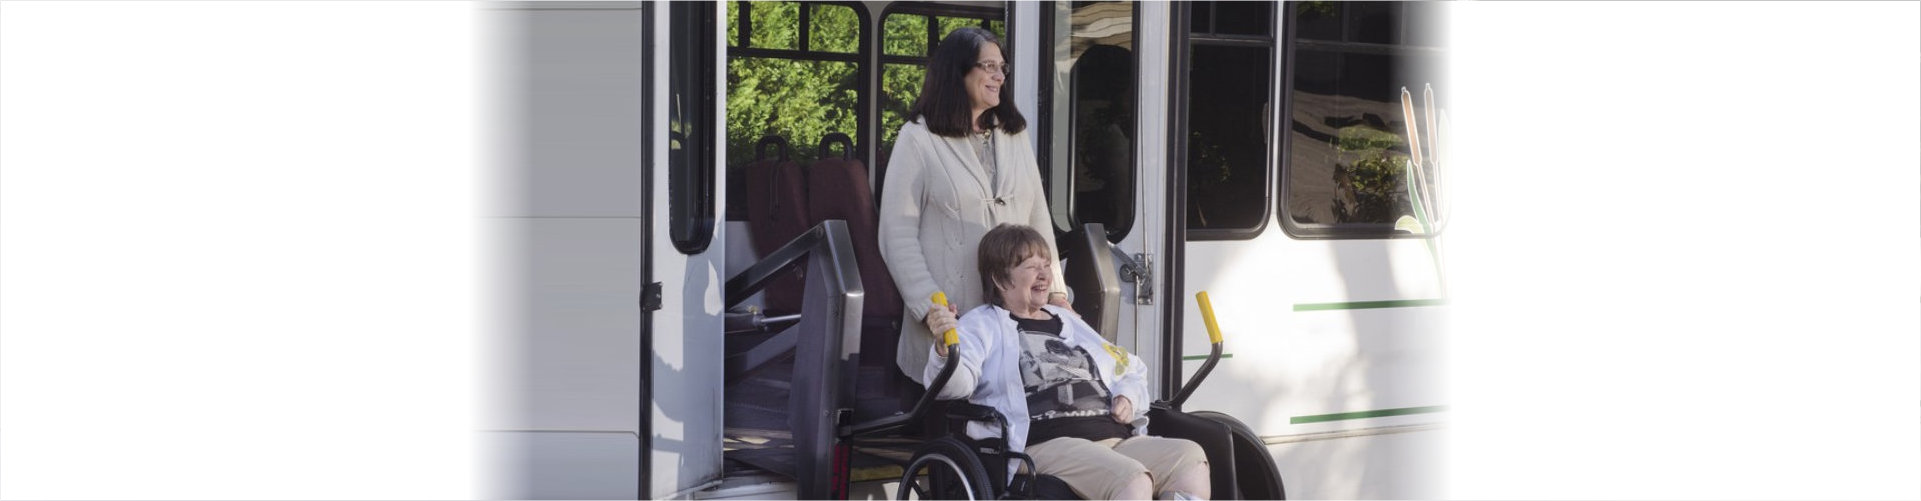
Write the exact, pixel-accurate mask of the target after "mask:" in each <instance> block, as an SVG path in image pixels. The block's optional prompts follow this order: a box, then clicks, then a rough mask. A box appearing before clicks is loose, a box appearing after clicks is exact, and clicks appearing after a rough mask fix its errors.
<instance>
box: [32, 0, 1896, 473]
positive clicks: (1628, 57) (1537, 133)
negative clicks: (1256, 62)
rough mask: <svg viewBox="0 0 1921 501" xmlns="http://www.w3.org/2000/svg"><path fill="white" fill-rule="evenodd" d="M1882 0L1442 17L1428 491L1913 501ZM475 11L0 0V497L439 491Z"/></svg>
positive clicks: (458, 427) (469, 293) (1891, 16)
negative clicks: (1440, 407) (1446, 288)
mask: <svg viewBox="0 0 1921 501" xmlns="http://www.w3.org/2000/svg"><path fill="white" fill-rule="evenodd" d="M1918 6H1921V4H1915V3H1843V4H1831V3H1681V4H1673V3H1607V4H1594V3H1579V4H1561V3H1556V4H1536V3H1498V4H1484V3H1470V4H1465V5H1461V6H1459V8H1458V9H1457V10H1456V14H1455V17H1454V21H1455V22H1454V25H1453V33H1454V36H1455V42H1454V49H1453V51H1452V57H1453V63H1454V64H1453V68H1454V69H1453V71H1454V77H1453V81H1452V83H1451V84H1450V85H1452V87H1453V88H1452V89H1439V90H1441V91H1442V94H1443V96H1447V97H1446V98H1447V99H1449V100H1451V103H1443V106H1444V107H1446V108H1448V110H1449V115H1450V117H1451V120H1452V126H1451V127H1450V128H1449V129H1448V130H1447V131H1446V133H1447V135H1448V136H1449V137H1451V139H1449V140H1448V141H1449V146H1450V148H1449V150H1450V152H1449V153H1448V157H1447V160H1448V170H1447V176H1448V177H1447V181H1446V184H1447V186H1446V189H1447V196H1446V199H1447V200H1450V201H1451V202H1452V206H1453V209H1452V216H1451V218H1450V219H1451V223H1450V226H1449V227H1448V228H1447V231H1448V233H1447V234H1446V236H1445V237H1444V239H1443V243H1442V245H1443V246H1444V249H1445V250H1444V252H1445V253H1446V259H1447V266H1448V269H1449V281H1450V286H1451V287H1452V291H1451V296H1452V297H1453V299H1454V303H1453V305H1454V306H1453V308H1452V312H1453V316H1454V318H1453V327H1452V332H1453V335H1452V339H1453V357H1452V359H1451V364H1450V366H1451V368H1452V372H1451V374H1452V377H1451V380H1450V383H1451V387H1452V388H1453V390H1452V395H1453V402H1452V403H1451V404H1450V409H1451V411H1450V413H1451V415H1452V418H1451V420H1452V422H1451V424H1450V430H1451V432H1452V434H1453V435H1452V437H1453V438H1452V444H1451V452H1450V455H1449V457H1448V458H1445V460H1444V462H1445V463H1447V464H1449V465H1450V467H1451V472H1452V475H1451V478H1452V493H1453V495H1454V496H1455V497H1467V498H1544V497H1545V498H1717V499H1718V498H1910V499H1911V498H1916V497H1921V480H1918V479H1917V474H1916V472H1917V471H1921V155H1918V150H1921V146H1917V145H1918V144H1921V104H1917V95H1921V82H1917V80H1918V79H1921V38H1917V33H1921V9H1918V8H1917V7H1918ZM476 19H477V16H476V15H475V12H474V9H473V6H471V5H468V4H463V3H454V2H425V3H373V2H348V3H325V4H307V3H287V2H271V3H257V4H245V3H238V2H233V3H228V2H218V3H200V4H181V3H162V4H151V3H134V4H121V3H109V2H77V3H30V2H5V3H0V277H4V282H0V497H5V498H13V499H21V498H39V499H52V498H90V499H110V498H123V499H133V498H202V499H214V498H335V499H344V498H385V499H398V498H442V499H445V498H462V497H470V496H472V495H473V493H474V491H473V490H472V487H471V486H472V483H471V481H472V480H473V478H472V477H473V475H472V473H471V470H470V469H468V466H469V465H470V464H471V463H470V462H471V461H472V460H473V457H472V456H473V454H472V445H471V444H470V443H468V439H469V437H470V434H469V433H467V431H468V430H471V429H473V426H472V422H473V421H475V419H474V413H475V408H476V407H475V403H474V402H475V400H476V399H477V397H478V396H480V395H484V394H485V388H479V387H478V386H480V385H479V384H478V383H477V381H481V380H482V378H481V377H480V376H479V375H476V374H475V372H476V368H475V367H474V366H473V365H474V364H475V361H476V360H477V359H478V356H477V354H476V353H477V352H478V351H479V350H480V349H482V348H483V347H481V346H478V345H479V344H480V343H479V342H478V340H479V339H480V338H481V336H480V334H479V333H480V328H481V326H478V325H476V323H477V322H478V319H479V318H481V315H480V312H479V311H477V310H476V308H475V306H474V305H475V304H478V299H477V298H478V294H477V293H476V290H477V289H479V288H482V287H484V286H483V285H482V284H485V283H486V279H485V277H484V274H485V273H484V271H483V270H478V269H477V267H476V264H475V263H477V262H479V257H478V255H477V254H478V253H479V252H480V251H479V250H477V245H476V244H475V242H476V241H478V239H479V237H478V236H476V235H475V233H476V232H477V230H476V229H475V228H476V227H477V225H475V224H473V223H475V222H476V221H477V218H478V215H479V214H480V213H481V212H482V211H481V210H480V207H479V206H480V203H479V202H478V200H479V199H480V196H479V193H480V192H481V188H480V187H481V186H482V184H483V183H484V181H485V179H482V176H480V175H479V174H480V173H481V172H483V168H482V167H481V165H480V164H481V163H482V161H483V160H484V159H483V158H480V153H479V152H480V151H481V149H480V146H481V145H480V142H479V141H478V140H477V139H476V138H477V137H478V136H479V134H480V133H481V128H482V127H480V126H479V125H478V124H477V121H478V120H479V118H478V117H480V116H482V113H481V111H480V110H481V109H482V108H483V107H484V106H485V104H486V103H484V102H482V101H483V100H482V99H481V98H480V91H479V89H480V88H481V85H482V84H483V82H481V81H480V79H479V77H477V75H478V74H479V73H478V71H477V70H476V68H477V67H478V66H480V65H481V64H482V63H483V61H484V60H485V58H486V57H485V54H484V53H483V50H484V43H483V42H484V41H485V33H484V32H483V31H482V30H481V29H480V27H479V26H478V25H477V24H476Z"/></svg>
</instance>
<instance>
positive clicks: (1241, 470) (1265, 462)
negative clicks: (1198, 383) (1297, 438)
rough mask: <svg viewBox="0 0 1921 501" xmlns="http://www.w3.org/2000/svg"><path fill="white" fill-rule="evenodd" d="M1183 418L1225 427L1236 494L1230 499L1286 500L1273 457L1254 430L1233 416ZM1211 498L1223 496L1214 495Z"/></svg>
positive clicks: (1210, 414) (1200, 414) (1201, 414)
mask: <svg viewBox="0 0 1921 501" xmlns="http://www.w3.org/2000/svg"><path fill="white" fill-rule="evenodd" d="M1187 414H1188V415H1191V416H1194V417H1198V418H1204V419H1207V420H1209V421H1214V422H1217V423H1221V424H1224V425H1227V429H1228V433H1229V435H1231V436H1232V437H1233V439H1234V473H1235V482H1234V483H1235V487H1237V488H1238V490H1239V491H1240V492H1239V493H1238V495H1237V496H1234V499H1287V489H1286V486H1284V485H1283V484H1282V483H1281V470H1280V467H1279V466H1278V465H1276V464H1275V463H1274V456H1273V455H1270V454H1268V453H1267V444H1266V443H1263V442H1262V441H1261V437H1260V436H1259V435H1255V434H1254V429H1252V428H1248V427H1247V425H1246V424H1243V423H1241V420H1239V419H1234V417H1233V416H1229V415H1226V414H1222V413H1219V412H1213V411H1198V412H1189V413H1187ZM1215 497H1216V498H1224V497H1226V496H1221V495H1219V494H1218V493H1217V494H1216V495H1215Z"/></svg>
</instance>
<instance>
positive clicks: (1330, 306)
mask: <svg viewBox="0 0 1921 501" xmlns="http://www.w3.org/2000/svg"><path fill="white" fill-rule="evenodd" d="M1444 304H1447V300H1446V299H1395V300H1389V301H1354V302H1347V303H1301V304H1296V305H1294V311H1327V310H1366V309H1373V308H1406V307H1410V306H1440V305H1444Z"/></svg>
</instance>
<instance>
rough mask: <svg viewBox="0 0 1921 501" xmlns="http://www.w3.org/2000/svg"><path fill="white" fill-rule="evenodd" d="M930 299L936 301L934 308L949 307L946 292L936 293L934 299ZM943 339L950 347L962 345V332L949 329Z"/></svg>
mask: <svg viewBox="0 0 1921 501" xmlns="http://www.w3.org/2000/svg"><path fill="white" fill-rule="evenodd" d="M929 299H932V300H934V306H940V307H946V306H947V293H945V292H941V291H934V297H931V298H929ZM942 337H943V339H944V340H946V342H947V345H948V346H953V345H957V344H960V331H957V330H954V329H947V332H945V333H943V334H942Z"/></svg>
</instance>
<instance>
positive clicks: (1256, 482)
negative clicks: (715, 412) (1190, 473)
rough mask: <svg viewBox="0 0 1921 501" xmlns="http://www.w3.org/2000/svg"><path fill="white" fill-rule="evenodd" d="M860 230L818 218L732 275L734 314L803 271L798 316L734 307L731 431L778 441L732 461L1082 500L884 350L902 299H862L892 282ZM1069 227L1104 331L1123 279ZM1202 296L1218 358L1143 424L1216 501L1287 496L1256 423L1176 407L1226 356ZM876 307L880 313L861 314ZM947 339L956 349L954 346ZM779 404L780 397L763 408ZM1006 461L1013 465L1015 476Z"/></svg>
mask: <svg viewBox="0 0 1921 501" xmlns="http://www.w3.org/2000/svg"><path fill="white" fill-rule="evenodd" d="M854 233H855V232H850V231H849V228H848V224H847V222H846V221H842V220H838V219H830V220H825V221H822V222H820V223H818V224H816V225H815V226H814V227H813V228H812V229H809V230H806V231H804V232H803V233H801V235H800V236H798V237H794V238H793V239H792V240H790V241H788V242H787V243H786V244H784V245H781V246H779V247H778V248H776V249H775V250H773V251H771V252H769V253H768V254H767V256H766V257H764V258H763V259H762V260H761V261H759V262H757V263H756V264H754V265H753V266H751V267H749V268H748V269H747V270H745V271H743V272H741V273H739V274H737V275H736V276H734V277H732V278H729V279H728V280H727V284H726V303H727V305H728V307H729V308H730V309H731V308H734V307H735V306H736V305H739V304H741V303H742V302H743V301H745V300H746V299H747V298H748V297H749V296H751V295H753V294H755V293H756V292H759V291H761V290H762V289H764V288H767V286H768V285H770V284H772V283H775V282H777V281H779V279H780V278H781V277H782V276H783V274H785V273H788V272H790V271H793V270H799V271H801V272H803V275H802V276H804V278H802V279H800V280H799V282H800V284H799V285H800V286H801V287H802V294H800V295H799V297H800V298H801V299H800V302H801V303H802V304H800V305H799V311H798V314H794V315H787V316H784V317H779V318H775V317H764V316H763V315H762V314H759V313H754V314H752V315H747V316H738V318H737V315H735V313H734V312H733V311H731V310H730V311H729V314H728V317H727V323H728V329H727V330H728V335H729V338H728V354H727V358H726V367H725V371H724V372H725V374H726V378H727V381H726V384H727V388H728V389H727V390H726V391H725V392H724V393H725V398H726V399H727V404H726V405H728V406H729V407H728V409H729V411H728V412H727V417H726V419H727V423H726V425H727V426H728V428H729V429H733V428H735V427H736V425H737V424H739V425H740V427H741V428H752V429H761V430H775V433H770V434H763V436H762V437H756V438H767V435H772V436H774V437H773V438H775V439H776V442H779V443H780V445H779V446H777V447H775V446H762V447H759V448H751V449H748V448H743V449H729V450H725V451H723V452H724V454H723V455H724V461H726V462H727V464H729V465H734V464H740V465H743V466H742V467H743V468H751V469H754V470H764V471H767V472H772V473H775V474H778V475H781V476H785V477H788V478H791V479H793V480H794V481H795V482H796V483H797V488H798V491H797V493H796V495H797V496H798V497H799V498H802V499H847V498H849V497H852V496H853V493H852V489H853V486H854V484H855V483H856V482H863V481H867V480H881V479H885V478H886V477H882V478H875V477H874V476H872V475H867V476H866V477H865V478H858V477H862V475H863V471H861V469H862V464H865V465H867V466H875V465H876V464H877V463H878V464H882V465H887V464H890V463H891V466H895V467H899V468H900V473H899V475H900V476H899V483H898V484H897V488H896V493H895V496H896V497H897V498H900V499H908V498H920V499H1075V498H1076V495H1075V493H1074V491H1073V490H1072V489H1069V488H1068V487H1067V485H1066V483H1065V482H1062V481H1061V480H1059V479H1057V478H1053V477H1048V476H1044V475H1036V474H1034V473H1032V472H1034V471H1036V470H1035V468H1034V461H1033V459H1032V458H1030V457H1028V456H1026V455H1024V454H1020V453H1017V452H1012V451H1008V450H1007V448H1006V446H1005V443H1004V442H1003V441H1001V440H983V441H976V440H973V439H971V438H968V437H966V436H965V435H964V434H962V433H959V430H962V429H964V428H965V423H967V422H982V423H988V424H989V425H990V426H996V427H998V428H999V429H1000V430H1002V431H1003V433H1001V435H1002V436H1005V435H1006V433H1005V430H1006V429H1007V419H1008V417H1006V416H1001V415H1000V414H999V413H997V412H996V411H994V410H993V409H991V408H987V407H982V406H978V405H974V404H969V403H967V402H964V401H950V402H937V401H936V399H935V398H934V393H933V392H927V391H924V390H922V389H921V387H920V386H919V385H916V384H913V383H912V382H911V381H908V380H907V379H906V377H905V376H904V375H902V374H900V372H899V369H898V368H896V367H895V366H894V363H893V360H892V357H891V356H888V355H889V354H891V353H893V352H894V341H895V339H896V338H897V335H896V333H898V332H899V324H898V322H899V320H898V319H899V318H900V317H899V314H898V311H900V310H898V309H897V308H899V306H898V304H897V303H898V296H897V295H895V296H893V297H892V301H889V299H890V298H889V296H888V295H878V296H873V297H868V296H866V294H865V292H864V289H866V288H869V287H864V285H870V284H863V282H874V284H871V285H878V284H881V283H886V282H887V281H889V280H891V279H890V278H887V276H886V275H884V269H882V270H875V269H872V267H873V266H874V265H875V263H876V262H877V259H858V258H856V257H855V256H856V255H857V254H860V252H857V250H861V249H864V250H867V251H870V252H871V251H872V250H873V249H871V248H870V247H872V246H873V243H872V241H871V240H865V241H863V240H860V239H855V238H852V236H853V235H854ZM861 233H864V232H861ZM1075 234H1076V235H1077V236H1075V237H1072V238H1068V239H1065V240H1066V241H1064V242H1062V247H1063V253H1064V254H1066V255H1067V257H1068V259H1072V260H1074V261H1073V262H1075V263H1088V264H1091V266H1080V265H1077V266H1074V267H1071V268H1069V269H1068V270H1067V274H1068V277H1067V281H1068V283H1069V285H1070V286H1074V287H1075V288H1076V290H1082V291H1090V292H1091V293H1090V294H1088V300H1089V301H1094V303H1090V304H1081V303H1077V304H1076V305H1075V309H1076V310H1077V311H1079V312H1081V314H1082V315H1083V317H1084V318H1089V319H1090V320H1094V321H1095V322H1101V324H1097V325H1102V324H1105V325H1112V323H1111V322H1112V320H1111V317H1112V316H1113V312H1115V311H1118V299H1117V298H1118V295H1119V293H1118V290H1119V287H1118V285H1115V284H1116V283H1117V282H1119V279H1118V278H1117V277H1116V273H1115V271H1114V270H1115V267H1114V266H1112V264H1113V262H1114V261H1113V259H1115V257H1114V255H1113V254H1111V253H1110V252H1108V251H1110V250H1111V247H1108V244H1107V241H1106V239H1105V234H1106V232H1105V231H1104V230H1103V229H1102V228H1101V226H1100V225H1098V224H1089V225H1087V226H1086V228H1085V229H1084V230H1083V231H1077V232H1075ZM1076 275H1080V277H1081V278H1082V279H1087V277H1090V276H1091V277H1092V279H1090V280H1092V281H1091V282H1085V283H1083V284H1076V282H1077V277H1076ZM863 279H866V280H863ZM873 288H878V287H873ZM870 300H871V301H870ZM1201 301H1202V311H1203V314H1204V315H1206V316H1208V317H1210V320H1209V322H1208V325H1209V327H1210V329H1209V330H1210V335H1212V337H1213V342H1214V345H1213V353H1212V355H1210V357H1209V358H1208V360H1207V361H1206V363H1205V364H1204V365H1202V366H1201V368H1200V370H1199V371H1198V372H1196V373H1195V375H1194V377H1193V379H1191V380H1189V381H1188V382H1187V383H1186V385H1185V386H1184V387H1182V388H1181V390H1180V391H1179V392H1178V393H1177V394H1176V395H1175V396H1174V398H1172V399H1170V400H1166V401H1157V402H1153V403H1151V404H1150V405H1149V411H1148V417H1149V427H1148V432H1149V433H1150V434H1153V435H1157V436H1163V437H1170V438H1183V439H1187V440H1191V441H1194V442H1195V443H1196V444H1199V445H1200V446H1201V449H1202V450H1203V451H1205V452H1206V455H1207V458H1208V463H1209V471H1210V475H1211V477H1212V484H1211V489H1212V491H1213V498H1214V499H1240V498H1246V499H1284V498H1285V491H1284V489H1283V486H1282V483H1281V477H1280V474H1279V472H1278V471H1277V470H1276V468H1275V464H1274V461H1273V458H1272V457H1270V456H1269V455H1268V452H1267V448H1266V446H1265V445H1264V444H1263V443H1262V442H1261V440H1260V439H1259V437H1257V436H1255V435H1254V433H1253V432H1252V431H1251V429H1249V428H1248V427H1247V426H1246V425H1244V424H1242V423H1240V422H1239V421H1236V420H1234V419H1233V418H1231V417H1228V416H1226V415H1224V414H1219V413H1212V412H1194V413H1187V412H1182V411H1181V408H1180V407H1181V403H1182V402H1184V401H1185V400H1186V399H1187V396H1188V395H1190V394H1192V392H1193V390H1194V389H1195V388H1196V387H1197V386H1198V385H1199V384H1200V382H1201V381H1202V380H1203V379H1205V378H1206V376H1207V374H1208V373H1209V372H1210V371H1212V369H1213V367H1214V365H1215V364H1216V363H1217V362H1218V361H1219V359H1220V355H1221V341H1220V336H1219V332H1218V329H1215V328H1213V322H1212V320H1211V316H1212V314H1213V313H1212V311H1211V309H1210V308H1208V307H1207V305H1206V300H1205V296H1204V295H1203V296H1202V299H1201ZM868 303H873V305H872V306H874V308H864V306H868ZM868 310H871V311H868ZM1103 316H1104V317H1106V318H1102V317H1103ZM737 326H739V327H737ZM948 344H949V345H950V349H957V348H958V347H956V346H953V345H954V344H955V342H954V341H953V340H949V342H948ZM861 354H868V355H869V356H867V357H863V356H861ZM873 355H878V356H873ZM960 358H961V357H959V356H951V357H950V358H949V359H948V360H949V365H948V366H946V367H943V368H942V371H941V372H940V375H939V376H937V378H936V379H935V380H934V381H931V382H930V386H931V387H935V388H939V387H942V386H945V385H946V382H947V379H948V377H949V376H951V375H952V374H953V371H954V368H955V367H956V365H955V364H956V363H957V362H958V361H959V360H960ZM763 380H765V381H764V382H762V381H763ZM780 400H785V401H786V405H778V404H768V403H766V402H777V401H780ZM737 402H740V403H741V405H740V406H739V407H738V408H736V407H734V406H735V404H736V403H737ZM902 407H908V409H907V410H905V411H903V410H902ZM735 410H738V411H740V412H735ZM737 421H739V423H737ZM778 428H785V429H788V430H791V434H787V433H780V432H778V430H777V429H778ZM778 435H786V436H785V437H779V436H778ZM1009 464H1014V465H1015V466H1017V467H1018V468H1016V470H1017V472H1016V473H1013V474H1012V478H1009V475H1010V474H1009V473H1008V471H1009V468H1008V467H1007V466H1008V465H1009ZM730 467H731V466H730ZM867 470H870V471H868V472H867V473H871V472H872V471H887V469H886V468H867Z"/></svg>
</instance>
